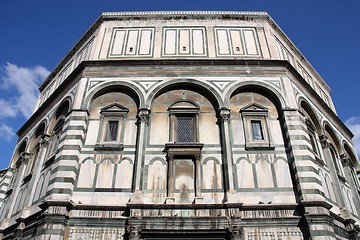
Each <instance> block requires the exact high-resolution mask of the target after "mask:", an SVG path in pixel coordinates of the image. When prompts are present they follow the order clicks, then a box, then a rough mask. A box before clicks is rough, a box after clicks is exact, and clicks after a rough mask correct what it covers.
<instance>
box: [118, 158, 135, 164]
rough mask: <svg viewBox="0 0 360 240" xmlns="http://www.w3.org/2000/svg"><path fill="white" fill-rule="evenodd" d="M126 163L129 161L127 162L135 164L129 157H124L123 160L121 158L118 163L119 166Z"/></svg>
mask: <svg viewBox="0 0 360 240" xmlns="http://www.w3.org/2000/svg"><path fill="white" fill-rule="evenodd" d="M124 161H127V162H129V163H130V164H134V162H133V160H132V159H131V158H129V157H123V158H121V159H120V160H119V161H118V164H121V163H122V162H124Z"/></svg>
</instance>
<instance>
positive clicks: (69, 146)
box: [58, 145, 81, 152]
mask: <svg viewBox="0 0 360 240" xmlns="http://www.w3.org/2000/svg"><path fill="white" fill-rule="evenodd" d="M62 150H76V151H79V152H80V151H81V147H80V146H79V145H63V146H61V147H60V148H59V150H58V152H60V151H62Z"/></svg>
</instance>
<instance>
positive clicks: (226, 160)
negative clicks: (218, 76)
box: [219, 107, 236, 202]
mask: <svg viewBox="0 0 360 240" xmlns="http://www.w3.org/2000/svg"><path fill="white" fill-rule="evenodd" d="M219 115H220V124H221V126H220V127H221V144H222V148H223V150H224V151H223V155H222V157H223V164H224V168H223V169H224V177H225V178H224V179H225V183H224V185H225V190H226V196H225V201H227V202H229V201H235V200H236V199H234V198H232V195H233V194H234V193H235V189H234V174H233V159H232V151H231V144H230V109H228V108H225V107H222V108H220V109H219Z"/></svg>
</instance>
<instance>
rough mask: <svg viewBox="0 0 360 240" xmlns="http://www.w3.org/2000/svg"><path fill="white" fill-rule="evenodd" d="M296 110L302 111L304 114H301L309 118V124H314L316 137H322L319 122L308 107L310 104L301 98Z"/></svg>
mask: <svg viewBox="0 0 360 240" xmlns="http://www.w3.org/2000/svg"><path fill="white" fill-rule="evenodd" d="M298 106H299V107H298V108H299V109H300V111H301V110H304V111H305V113H303V112H302V113H303V114H304V115H305V116H307V117H309V118H310V120H311V122H312V123H313V124H314V126H315V128H316V132H317V133H318V135H322V134H323V131H322V128H321V125H320V121H319V119H318V117H317V116H316V114H315V112H314V110H313V109H312V107H310V104H309V102H308V101H307V100H305V99H304V98H303V97H300V98H299V104H298Z"/></svg>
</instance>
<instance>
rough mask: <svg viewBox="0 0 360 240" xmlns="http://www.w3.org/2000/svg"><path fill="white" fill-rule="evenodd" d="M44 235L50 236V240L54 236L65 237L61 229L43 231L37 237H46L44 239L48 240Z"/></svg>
mask: <svg viewBox="0 0 360 240" xmlns="http://www.w3.org/2000/svg"><path fill="white" fill-rule="evenodd" d="M44 235H49V238H48V239H51V238H52V236H61V237H63V236H64V230H61V229H41V231H40V234H39V235H37V236H42V237H44V239H46V236H44Z"/></svg>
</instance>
